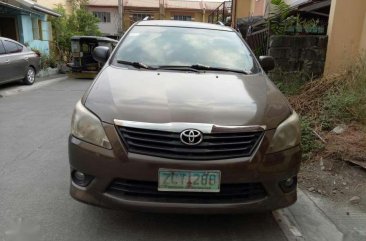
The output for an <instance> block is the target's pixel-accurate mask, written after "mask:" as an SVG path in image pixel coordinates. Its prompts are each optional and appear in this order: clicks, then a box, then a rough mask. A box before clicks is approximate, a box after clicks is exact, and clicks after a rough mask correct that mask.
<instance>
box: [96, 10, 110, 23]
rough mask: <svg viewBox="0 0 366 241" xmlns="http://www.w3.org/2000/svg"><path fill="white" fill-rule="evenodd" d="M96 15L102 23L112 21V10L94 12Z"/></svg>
mask: <svg viewBox="0 0 366 241" xmlns="http://www.w3.org/2000/svg"><path fill="white" fill-rule="evenodd" d="M93 14H94V16H95V17H97V18H99V21H100V22H101V23H110V22H111V13H110V12H93Z"/></svg>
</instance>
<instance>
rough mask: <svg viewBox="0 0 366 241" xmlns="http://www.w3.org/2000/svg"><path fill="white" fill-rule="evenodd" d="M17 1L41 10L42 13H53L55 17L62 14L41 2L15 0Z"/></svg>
mask: <svg viewBox="0 0 366 241" xmlns="http://www.w3.org/2000/svg"><path fill="white" fill-rule="evenodd" d="M15 1H16V2H17V3H19V4H21V5H23V6H25V7H28V8H30V9H33V10H36V11H39V12H42V13H45V14H48V15H51V16H54V17H60V16H61V14H59V13H56V12H55V11H53V10H51V9H49V8H46V7H44V6H42V5H40V4H37V3H35V2H33V1H31V0H15Z"/></svg>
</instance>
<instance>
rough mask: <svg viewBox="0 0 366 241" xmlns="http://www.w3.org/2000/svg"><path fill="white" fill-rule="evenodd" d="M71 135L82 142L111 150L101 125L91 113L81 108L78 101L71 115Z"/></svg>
mask: <svg viewBox="0 0 366 241" xmlns="http://www.w3.org/2000/svg"><path fill="white" fill-rule="evenodd" d="M71 134H72V135H73V136H75V137H76V138H79V139H81V140H83V141H86V142H89V143H92V144H94V145H97V146H101V147H104V148H107V149H112V146H111V143H110V142H109V140H108V138H107V136H106V134H105V132H104V129H103V126H102V123H101V122H100V120H99V119H98V118H97V117H96V116H95V115H94V114H93V113H91V112H90V111H88V110H87V109H86V108H85V107H84V106H83V104H82V103H81V101H78V103H77V104H76V106H75V110H74V113H73V115H72V120H71Z"/></svg>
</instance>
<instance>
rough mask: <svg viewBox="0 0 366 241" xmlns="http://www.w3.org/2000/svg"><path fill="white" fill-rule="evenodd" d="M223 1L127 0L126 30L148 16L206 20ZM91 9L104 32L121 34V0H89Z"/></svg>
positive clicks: (124, 18) (124, 26)
mask: <svg viewBox="0 0 366 241" xmlns="http://www.w3.org/2000/svg"><path fill="white" fill-rule="evenodd" d="M220 4H221V2H205V1H185V0H148V1H146V0H124V1H123V30H124V31H126V30H127V29H128V28H129V27H130V26H131V25H132V24H133V23H135V22H136V21H140V20H142V19H144V18H145V17H147V16H149V17H151V18H153V19H169V20H181V21H199V22H207V21H208V18H207V17H208V15H209V14H210V13H211V12H212V11H213V10H214V9H216V8H217V6H218V5H220ZM87 7H88V9H89V11H90V12H93V13H94V15H95V16H96V17H98V18H99V19H100V23H99V28H100V31H101V32H102V33H103V34H104V35H105V36H116V35H118V23H119V21H118V18H119V16H118V1H117V0H90V1H89V3H88V6H87Z"/></svg>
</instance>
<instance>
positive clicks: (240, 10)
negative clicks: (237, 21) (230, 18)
mask: <svg viewBox="0 0 366 241" xmlns="http://www.w3.org/2000/svg"><path fill="white" fill-rule="evenodd" d="M254 1H255V0H254ZM251 9H252V0H237V1H236V18H245V17H248V16H250V13H251Z"/></svg>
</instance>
